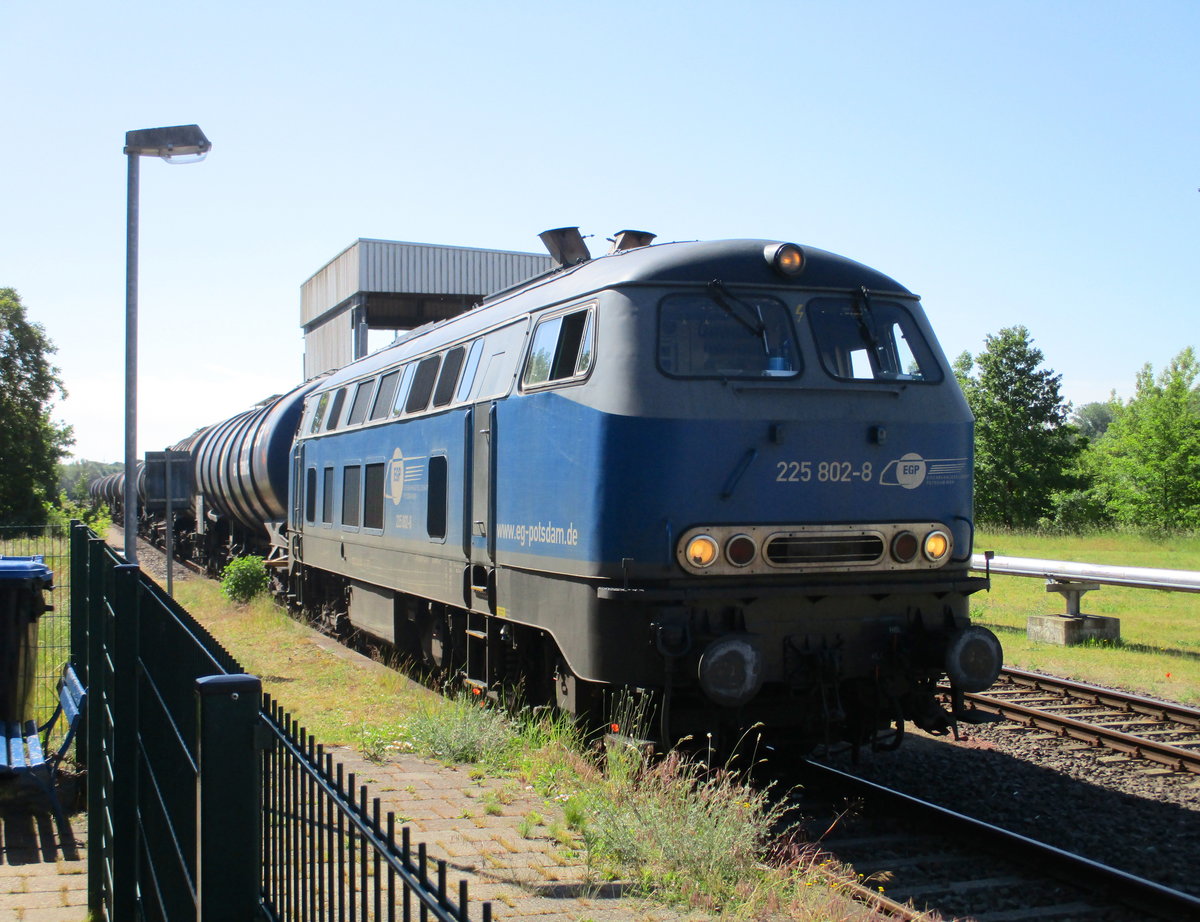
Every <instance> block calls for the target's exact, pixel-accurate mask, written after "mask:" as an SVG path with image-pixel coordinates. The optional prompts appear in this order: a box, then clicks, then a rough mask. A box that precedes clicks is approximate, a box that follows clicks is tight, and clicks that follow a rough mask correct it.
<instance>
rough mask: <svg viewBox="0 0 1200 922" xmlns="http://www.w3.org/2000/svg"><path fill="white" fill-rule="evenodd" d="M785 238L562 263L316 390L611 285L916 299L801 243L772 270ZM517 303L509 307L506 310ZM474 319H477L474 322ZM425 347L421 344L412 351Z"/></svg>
mask: <svg viewBox="0 0 1200 922" xmlns="http://www.w3.org/2000/svg"><path fill="white" fill-rule="evenodd" d="M784 242H785V241H781V240H697V241H687V242H677V243H658V244H652V245H650V246H644V247H637V248H635V249H631V250H623V251H621V252H618V253H613V254H610V255H607V256H598V257H596V258H595V259H590V260H588V261H586V262H582V263H579V264H577V265H574V266H567V267H564V268H558V269H555V270H553V271H551V272H547V273H545V274H544V275H539V276H535V277H534V278H532V279H529V280H528V281H526V282H522V283H521V284H519V285H515V286H513V287H512V288H509V289H506V290H504V291H500V292H496V293H495V294H492V295H489V296H488V297H486V298H484V299H483V301H481V302H480V303H479V304H478V305H476V306H475V307H474V308H472V309H471V310H470V311H467V312H466V313H465V314H460V315H458V316H457V317H452V318H450V319H448V320H440V321H438V322H436V323H431V324H426V325H425V326H421V327H417V328H416V329H413V330H410V331H408V332H407V333H405V334H404V335H403V336H401V337H400V338H399V339H398V340H397V341H396V342H394V343H392V344H391V345H389V346H386V347H385V348H383V349H381V350H379V351H378V352H374V353H372V354H371V355H368V356H366V357H364V358H362V359H359V360H358V361H356V362H352V363H351V364H349V365H346V366H345V367H343V368H341V369H339V370H338V371H336V372H334V373H333V374H332V375H330V377H329V378H328V379H327V380H326V381H323V382H322V383H321V385H320V386H319V387H318V388H317V390H329V389H332V388H335V387H337V386H339V385H341V384H344V383H345V382H346V381H350V380H354V379H355V378H358V377H361V376H363V375H366V374H370V373H373V372H375V371H378V370H379V369H380V368H384V367H387V366H388V365H390V364H393V363H395V362H397V361H400V360H401V358H402V356H401V355H399V354H397V353H396V351H395V350H397V349H401V348H403V346H404V345H405V344H411V343H412V342H413V341H414V340H416V339H420V338H422V337H425V336H428V335H429V334H431V333H434V332H435V331H440V330H447V331H449V330H454V331H455V333H454V334H452V335H451V338H457V331H459V330H461V331H462V335H463V336H467V335H470V334H471V333H472V332H473V331H475V330H476V329H483V328H484V327H486V326H488V325H491V324H492V323H499V322H502V321H504V320H507V319H509V317H510V316H517V315H519V314H522V313H525V312H527V311H530V310H534V309H537V308H538V307H543V306H550V305H554V304H559V303H562V302H564V301H569V300H572V299H574V298H582V297H586V296H588V295H590V294H593V293H595V292H599V291H603V290H605V289H612V288H620V287H623V286H627V285H676V286H678V285H688V284H691V285H706V284H707V283H708V282H710V281H712V280H713V279H720V280H721V281H722V282H724V283H726V284H733V285H762V286H769V287H771V288H774V289H779V288H781V287H794V288H800V289H807V290H811V289H817V290H835V291H836V290H841V291H858V290H859V289H861V288H863V287H865V288H868V289H869V290H871V291H872V292H876V293H880V294H882V293H889V294H896V295H904V296H908V297H916V296H915V295H913V294H912V292H910V291H909V290H908V289H907V288H905V287H904V286H903V285H901V284H900V283H899V282H897V281H895V280H894V279H892V278H890V277H889V276H886V275H884V274H883V273H882V272H878V271H876V270H875V269H872V268H870V267H869V266H866V265H863V264H862V263H860V262H856V261H855V260H852V259H847V258H846V257H844V256H838V255H837V254H836V253H830V252H828V251H827V250H821V249H817V248H816V247H809V246H803V245H802V246H801V249H802V250H803V252H804V259H805V265H804V270H803V271H802V272H801V273H800V274H799V275H797V276H795V277H792V278H784V277H783V276H781V275H779V274H778V273H777V272H775V270H774V269H773V268H772V266H771V263H770V261H769V258H768V257H767V256H766V255H765V254H766V253H767V252H768V250H773V249H774V248H775V247H778V246H780V245H781V244H782V243H784ZM506 307H508V308H511V310H506V309H505V308H506ZM472 321H474V322H472ZM451 338H445V339H443V338H442V337H437V342H434V341H432V340H431V341H430V343H429V348H431V349H432V348H438V347H439V346H442V345H444V344H445V343H447V342H450V341H451ZM421 351H423V350H422V349H421V348H420V347H418V349H417V350H416V351H415V352H414V353H413V354H419V352H421Z"/></svg>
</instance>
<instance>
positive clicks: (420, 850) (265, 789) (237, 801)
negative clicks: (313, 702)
mask: <svg viewBox="0 0 1200 922" xmlns="http://www.w3.org/2000/svg"><path fill="white" fill-rule="evenodd" d="M70 570H71V574H70V578H71V585H72V587H73V591H72V611H73V614H74V618H73V619H72V620H73V627H72V631H71V634H72V637H73V644H72V656H73V659H74V661H75V664H76V667H77V669H78V670H79V671H80V673H81V674H82V675H83V676H84V677H85V681H86V683H87V685H88V691H89V695H88V709H87V718H86V719H87V725H86V730H85V733H84V737H85V739H86V740H87V742H86V747H84V748H82V749H81V753H80V757H81V761H84V762H85V763H86V766H87V779H88V783H87V792H88V837H89V842H88V874H89V879H88V884H89V906H90V908H91V910H92V911H93V913H94V914H95V915H96V917H97V918H104V919H109V920H126V919H147V920H164V922H165V920H196V922H215V920H226V919H239V918H242V919H255V918H259V919H269V920H310V919H320V920H330V922H340V920H349V919H354V920H368V919H370V920H384V919H388V920H391V919H396V918H402V919H405V920H407V919H410V918H413V913H414V911H415V912H416V913H417V914H418V916H419V918H421V919H430V918H432V919H438V920H444V922H450V920H459V922H466V920H468V919H469V915H468V899H467V896H468V895H467V888H466V884H465V882H462V883H460V885H459V888H458V894H457V898H456V899H454V900H451V899H450V897H449V895H448V893H447V885H446V864H445V862H438V863H437V864H436V865H435V866H434V875H435V877H434V878H431V876H430V869H431V865H430V862H429V861H428V859H427V857H426V854H425V847H424V845H419V846H417V848H416V851H415V854H414V850H413V848H412V844H411V842H410V840H409V830H408V829H407V827H406V828H404V829H403V830H402V831H401V839H400V841H399V842H397V841H396V829H395V819H394V817H393V815H391V814H388V815H387V817H386V818H384V819H383V820H382V821H381V818H380V810H379V801H378V800H377V799H376V800H374V801H373V802H372V805H371V807H370V809H368V803H367V797H368V795H367V790H366V788H365V787H364V786H361V785H358V784H357V783H356V779H355V778H354V776H353V774H350V775H348V776H344V774H343V770H342V767H341V765H339V764H335V763H334V761H333V759H332V757H331V756H330V755H328V754H327V753H325V751H324V749H323V747H320V746H318V745H316V743H315V741H314V740H313V739H312V738H311V737H310V736H309V735H308V734H307V732H306V731H305V730H304V729H303V728H301V727H299V726H298V725H297V724H296V722H295V721H294V720H292V719H291V718H290V717H289V716H288V715H287V714H286V713H284V712H283V710H282V709H281V708H280V707H279V706H278V705H277V704H275V703H273V702H271V701H270V700H269V699H265V698H264V697H263V696H262V692H261V687H260V684H259V681H258V679H257V678H255V677H254V676H250V675H246V674H245V673H244V670H243V669H242V667H241V666H240V665H239V664H238V663H237V661H236V660H234V658H233V657H232V656H230V655H229V653H228V652H226V651H225V650H224V649H223V648H222V647H221V646H220V644H219V643H217V641H216V640H215V639H214V638H213V637H212V636H211V635H210V634H209V633H208V631H207V630H205V629H204V627H203V626H202V625H200V624H199V623H198V622H196V621H195V619H193V618H192V617H191V616H190V615H189V614H188V613H187V612H186V611H185V610H184V609H183V608H182V607H181V606H179V605H178V604H177V603H176V602H175V601H174V600H173V599H171V598H170V597H169V596H167V595H166V593H165V592H163V591H162V590H161V589H160V588H159V587H158V586H157V585H156V584H155V583H154V582H152V581H151V580H150V579H149V578H148V577H147V576H146V575H145V574H143V573H142V572H141V571H140V570H139V569H138V568H137V567H135V566H131V565H129V564H126V563H125V562H124V560H123V559H122V558H121V557H120V556H119V555H117V554H116V553H115V552H114V551H113V550H112V549H110V548H109V547H108V546H107V545H106V544H105V543H104V542H103V541H101V540H100V539H98V538H97V537H96V536H95V535H94V534H92V533H91V532H90V531H88V530H87V529H86V528H84V527H83V526H75V527H73V529H72V531H71V567H70ZM490 918H491V906H490V904H487V903H484V904H483V907H482V919H484V920H485V922H486V920H490Z"/></svg>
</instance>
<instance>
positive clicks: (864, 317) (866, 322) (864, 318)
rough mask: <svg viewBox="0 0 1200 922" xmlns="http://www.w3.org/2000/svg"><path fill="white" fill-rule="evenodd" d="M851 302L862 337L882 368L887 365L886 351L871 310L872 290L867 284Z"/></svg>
mask: <svg viewBox="0 0 1200 922" xmlns="http://www.w3.org/2000/svg"><path fill="white" fill-rule="evenodd" d="M851 304H852V305H853V309H854V320H855V322H856V323H857V324H858V334H859V336H861V337H862V340H863V343H864V344H865V345H866V346H868V347H869V348H870V350H871V355H872V356H874V358H875V363H876V364H877V365H878V366H879V367H880V368H884V367H886V363H885V362H884V358H885V355H886V353H884V351H883V344H882V343H881V342H880V341H879V333H878V331H877V330H876V328H875V315H874V313H872V311H871V292H869V291H868V290H867V288H866V286H865V285H864V286H863V287H862V288H861V289H859V293H858V294H856V295H855V296H854V300H853V301H852V302H851Z"/></svg>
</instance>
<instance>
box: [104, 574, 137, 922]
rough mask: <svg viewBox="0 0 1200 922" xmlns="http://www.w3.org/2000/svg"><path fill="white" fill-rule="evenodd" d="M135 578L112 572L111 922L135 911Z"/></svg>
mask: <svg viewBox="0 0 1200 922" xmlns="http://www.w3.org/2000/svg"><path fill="white" fill-rule="evenodd" d="M140 574H141V570H140V569H139V568H138V565H137V564H132V563H125V564H118V565H116V566H114V567H113V577H114V582H115V585H114V586H113V632H112V647H111V649H110V651H109V656H110V657H111V659H112V662H113V679H112V704H111V710H112V721H113V728H112V753H111V754H110V755H111V759H112V791H111V794H110V796H111V801H110V803H111V813H112V830H113V832H112V858H111V860H112V888H113V892H112V906H113V910H112V914H111V916H110V918H112V919H133V918H136V917H137V910H136V907H137V905H138V896H137V890H138V874H137V855H138V839H139V836H138V825H139V824H138V809H139V805H140V794H139V790H138V788H139V784H138V777H139V776H138V763H139V754H138V747H139V746H140V745H141V744H140V742H139V733H138V730H139V727H138V720H139V717H138V662H139V659H140V651H139V649H138V647H139V642H138V641H139V638H140V636H141V630H140V625H139V622H140V604H141V585H140V584H139V579H138V577H139V576H140Z"/></svg>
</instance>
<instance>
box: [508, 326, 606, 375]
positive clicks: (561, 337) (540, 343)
mask: <svg viewBox="0 0 1200 922" xmlns="http://www.w3.org/2000/svg"><path fill="white" fill-rule="evenodd" d="M592 314H593V312H592V310H591V308H590V307H589V308H585V309H583V310H579V311H574V312H572V313H569V314H559V315H558V316H557V317H550V318H547V319H546V320H543V321H541V322H540V323H539V324H538V325H537V327H536V328H535V329H534V331H533V345H532V346H531V347H530V350H529V358H528V360H527V361H526V363H525V374H524V376H523V377H522V379H521V385H522V386H523V387H526V388H529V387H537V386H539V385H545V384H554V383H558V382H561V381H567V380H571V379H575V378H582V377H583V376H584V375H586V374H587V373H588V370H589V369H590V368H591V367H592V350H593V342H594V334H593V330H592V327H593V321H592Z"/></svg>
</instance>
